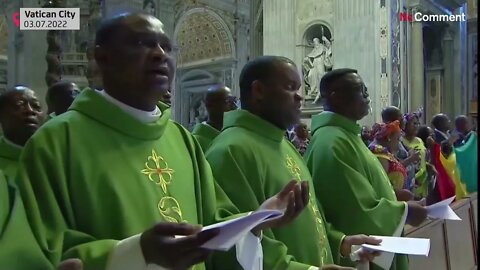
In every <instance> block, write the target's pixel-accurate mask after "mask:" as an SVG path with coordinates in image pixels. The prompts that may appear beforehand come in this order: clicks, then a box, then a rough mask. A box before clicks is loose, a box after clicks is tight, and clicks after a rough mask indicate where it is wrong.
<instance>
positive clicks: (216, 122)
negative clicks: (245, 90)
mask: <svg viewBox="0 0 480 270" xmlns="http://www.w3.org/2000/svg"><path fill="white" fill-rule="evenodd" d="M205 106H206V107H207V113H208V119H207V121H205V122H203V123H198V124H197V125H196V126H195V128H194V129H193V131H192V134H193V137H195V139H197V141H198V143H199V144H200V146H201V147H202V150H203V151H204V152H206V151H207V149H208V147H209V146H210V144H211V143H212V141H213V139H215V137H217V136H218V134H220V130H222V127H223V114H224V113H225V112H228V111H232V110H235V109H237V105H236V103H235V97H234V96H232V91H231V90H230V88H228V87H226V86H224V85H215V86H212V87H210V88H208V90H207V94H206V96H205Z"/></svg>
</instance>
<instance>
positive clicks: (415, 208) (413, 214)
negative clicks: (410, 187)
mask: <svg viewBox="0 0 480 270" xmlns="http://www.w3.org/2000/svg"><path fill="white" fill-rule="evenodd" d="M407 205H408V215H407V223H408V224H410V225H412V226H419V225H420V224H422V222H423V221H424V220H425V219H426V218H427V209H425V207H423V206H421V205H420V204H419V203H418V202H415V201H409V202H407Z"/></svg>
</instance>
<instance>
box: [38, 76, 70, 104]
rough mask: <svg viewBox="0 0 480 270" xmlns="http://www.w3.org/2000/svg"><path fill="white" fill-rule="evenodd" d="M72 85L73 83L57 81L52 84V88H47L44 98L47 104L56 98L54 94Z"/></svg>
mask: <svg viewBox="0 0 480 270" xmlns="http://www.w3.org/2000/svg"><path fill="white" fill-rule="evenodd" d="M72 84H74V82H71V81H59V82H56V83H54V84H52V86H50V87H49V88H48V90H47V95H46V96H45V99H46V101H47V103H48V102H51V101H53V100H54V99H55V97H56V94H57V93H58V92H59V91H61V90H62V89H63V88H64V87H67V86H70V85H72Z"/></svg>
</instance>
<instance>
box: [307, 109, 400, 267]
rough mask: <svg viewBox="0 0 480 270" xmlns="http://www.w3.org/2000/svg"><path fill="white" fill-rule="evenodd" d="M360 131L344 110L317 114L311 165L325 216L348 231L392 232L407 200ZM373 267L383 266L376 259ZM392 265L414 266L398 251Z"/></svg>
mask: <svg viewBox="0 0 480 270" xmlns="http://www.w3.org/2000/svg"><path fill="white" fill-rule="evenodd" d="M360 131H361V127H360V126H359V125H357V124H356V123H355V122H353V121H351V120H349V119H347V118H345V117H343V116H341V115H339V114H335V113H332V112H322V113H320V114H319V115H315V116H314V117H313V118H312V133H313V135H312V140H311V141H310V145H309V147H308V149H307V152H306V155H305V159H306V162H307V166H308V168H309V169H310V172H311V173H312V177H313V182H314V186H315V191H316V193H317V198H318V200H319V201H320V202H321V204H322V205H323V207H324V210H325V217H326V218H327V220H328V221H329V222H331V223H332V225H333V226H334V227H335V228H336V229H338V230H341V231H342V232H344V233H345V234H347V235H354V234H367V235H382V236H392V235H393V234H394V233H395V231H396V229H397V227H399V224H400V222H401V220H402V217H403V214H404V211H405V203H403V202H398V201H397V200H396V197H395V193H394V191H393V188H392V186H391V184H390V181H389V180H388V176H387V174H386V173H385V171H384V169H383V167H382V165H381V163H380V162H379V161H378V159H377V158H376V157H375V155H373V154H372V152H370V150H369V149H368V148H367V146H365V143H363V141H362V139H361V137H360ZM342 264H348V262H347V261H343V262H342ZM370 269H371V270H374V269H381V268H380V267H378V266H376V265H374V264H371V267H370ZM390 269H396V270H400V269H401V270H405V269H408V260H407V257H406V256H402V255H397V256H395V258H394V260H393V263H392V267H391V268H390Z"/></svg>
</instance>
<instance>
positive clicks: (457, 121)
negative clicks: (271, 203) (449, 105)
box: [455, 114, 468, 126]
mask: <svg viewBox="0 0 480 270" xmlns="http://www.w3.org/2000/svg"><path fill="white" fill-rule="evenodd" d="M462 121H467V122H468V117H467V116H466V115H463V114H462V115H459V116H457V117H456V118H455V126H458V125H460V124H461V123H462Z"/></svg>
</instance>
